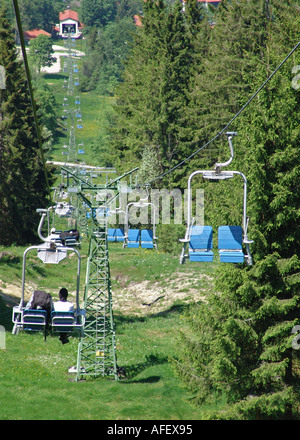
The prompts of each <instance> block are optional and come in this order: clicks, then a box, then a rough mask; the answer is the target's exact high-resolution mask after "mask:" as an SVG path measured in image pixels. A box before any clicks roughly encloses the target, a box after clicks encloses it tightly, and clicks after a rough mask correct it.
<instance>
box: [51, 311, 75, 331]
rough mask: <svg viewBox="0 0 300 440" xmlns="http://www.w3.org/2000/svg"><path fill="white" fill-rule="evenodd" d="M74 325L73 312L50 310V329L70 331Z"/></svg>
mask: <svg viewBox="0 0 300 440" xmlns="http://www.w3.org/2000/svg"><path fill="white" fill-rule="evenodd" d="M74 326H75V314H74V312H55V311H54V312H52V313H51V329H52V331H53V332H62V333H72V332H73V331H74Z"/></svg>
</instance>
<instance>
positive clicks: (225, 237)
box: [218, 226, 244, 263]
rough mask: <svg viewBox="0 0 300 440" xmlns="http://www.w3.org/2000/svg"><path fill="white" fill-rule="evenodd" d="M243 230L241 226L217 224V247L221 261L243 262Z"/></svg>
mask: <svg viewBox="0 0 300 440" xmlns="http://www.w3.org/2000/svg"><path fill="white" fill-rule="evenodd" d="M242 241H243V230H242V228H241V226H219V229H218V249H219V256H220V261H221V262H222V263H243V262H244V253H243V250H242Z"/></svg>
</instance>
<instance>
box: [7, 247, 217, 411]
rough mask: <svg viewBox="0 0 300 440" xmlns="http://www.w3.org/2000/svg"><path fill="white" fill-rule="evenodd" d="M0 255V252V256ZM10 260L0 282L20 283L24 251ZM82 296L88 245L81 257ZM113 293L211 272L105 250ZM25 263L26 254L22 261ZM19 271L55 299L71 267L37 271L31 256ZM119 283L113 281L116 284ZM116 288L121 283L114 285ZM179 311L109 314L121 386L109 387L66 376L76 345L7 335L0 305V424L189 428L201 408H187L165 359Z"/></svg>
mask: <svg viewBox="0 0 300 440" xmlns="http://www.w3.org/2000/svg"><path fill="white" fill-rule="evenodd" d="M2 250H4V249H3V248H1V249H0V252H1V251H2ZM5 250H6V251H7V252H10V253H11V254H9V255H6V256H5V257H3V258H2V259H0V279H1V280H2V281H4V282H6V283H11V282H12V281H14V283H15V284H19V285H20V283H21V272H22V255H23V251H24V248H18V247H12V248H9V249H8V248H7V249H5ZM81 254H82V260H83V274H82V277H81V278H82V287H81V296H82V292H83V290H82V289H83V281H84V271H85V264H86V255H87V245H86V243H83V245H82V249H81ZM109 254H110V267H111V275H112V290H113V295H114V292H115V291H117V290H118V289H119V288H121V287H120V286H119V283H120V280H122V279H124V280H125V279H126V280H128V279H129V280H130V281H131V282H137V283H138V282H141V281H143V280H148V281H149V282H150V283H151V282H161V283H168V277H170V276H172V275H174V273H175V272H176V271H178V270H184V271H187V272H188V273H190V274H191V277H193V279H194V281H196V279H197V273H205V272H207V273H211V272H212V271H213V270H214V269H213V267H210V266H206V267H202V266H201V267H200V266H199V265H196V266H197V267H196V266H193V265H189V264H187V265H185V266H181V268H180V267H179V263H178V257H173V256H171V255H169V254H163V253H160V252H158V251H153V252H151V251H147V250H141V249H123V248H122V245H121V244H111V245H110V246H109ZM28 255H29V254H28ZM30 260H31V263H30V264H29V265H28V269H27V270H26V279H27V280H28V283H30V282H36V283H37V285H38V287H39V288H41V287H44V286H47V287H48V291H50V292H51V293H53V294H54V295H57V289H58V287H59V286H62V285H66V286H69V285H71V284H72V282H73V283H74V277H75V273H76V259H75V257H73V256H71V257H70V258H69V259H68V260H67V259H66V260H64V262H62V263H61V264H59V265H43V264H42V266H41V267H40V263H39V262H38V261H37V258H36V256H35V252H33V254H32V255H31V257H30ZM118 280H119V281H118ZM121 284H122V281H121ZM185 307H186V306H185V305H184V304H177V305H176V304H173V306H171V307H170V308H168V309H167V310H165V311H163V312H160V313H156V314H154V313H152V314H148V315H147V316H143V317H139V316H130V315H126V314H124V313H121V312H116V313H115V316H114V321H115V326H116V343H117V362H118V365H119V366H120V367H124V369H125V371H126V378H123V379H121V380H120V381H118V382H115V381H114V380H111V379H106V378H99V379H88V380H86V381H80V382H74V380H73V376H72V375H71V374H69V373H68V368H69V367H71V366H73V365H75V364H76V360H77V348H78V339H77V338H76V337H71V338H70V343H69V344H66V345H61V343H60V342H59V340H58V337H56V336H51V335H49V336H48V337H47V339H46V342H45V341H44V338H43V335H42V334H40V333H37V334H29V333H25V332H21V333H20V334H19V335H12V334H11V330H12V324H11V311H12V310H11V307H8V306H7V305H5V304H4V302H3V301H0V324H1V325H3V326H5V328H6V350H0V395H1V402H5V404H1V405H0V419H1V420H12V419H20V420H29V419H30V420H41V419H54V420H67V419H68V420H77V419H80V420H100V419H102V420H126V419H132V420H133V419H134V420H192V419H194V420H195V419H201V408H193V407H192V406H191V404H190V402H189V395H188V393H187V391H186V390H184V389H183V387H182V385H181V383H180V381H179V380H178V379H177V378H176V377H175V375H174V372H173V369H172V366H171V363H170V358H171V357H176V351H177V348H178V332H179V331H180V330H182V331H185V330H186V331H187V330H188V329H187V328H186V327H185V326H186V324H185V322H184V321H183V320H182V319H181V316H182V313H183V310H184V308H185Z"/></svg>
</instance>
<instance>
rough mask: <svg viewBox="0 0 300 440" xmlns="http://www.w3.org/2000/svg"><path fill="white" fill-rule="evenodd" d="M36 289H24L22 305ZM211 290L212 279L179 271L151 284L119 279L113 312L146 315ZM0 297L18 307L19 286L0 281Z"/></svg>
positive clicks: (196, 299)
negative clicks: (195, 277)
mask: <svg viewBox="0 0 300 440" xmlns="http://www.w3.org/2000/svg"><path fill="white" fill-rule="evenodd" d="M120 281H121V280H120ZM36 288H37V287H36V286H35V285H29V284H28V285H27V286H26V289H25V295H24V296H25V303H26V302H27V301H29V299H30V297H31V295H32V293H33V291H34V290H35V289H36ZM212 289H213V278H211V277H209V276H208V275H203V274H202V275H201V274H199V275H198V276H197V279H194V278H193V277H191V275H190V274H189V273H181V272H179V273H174V274H173V275H172V276H170V277H168V278H166V279H160V280H159V281H155V282H153V281H147V280H145V281H142V282H129V281H128V280H127V282H126V280H125V279H122V282H121V283H120V284H119V287H117V286H113V287H112V303H113V311H116V312H120V313H124V314H126V315H136V316H146V315H149V314H154V313H159V312H163V311H165V310H168V309H169V308H170V307H172V305H174V304H175V303H177V304H178V303H179V302H180V303H181V304H188V303H192V302H199V301H203V300H205V296H206V294H207V292H208V291H210V290H212ZM74 294H75V292H74ZM0 296H1V299H2V301H3V302H4V303H5V304H6V305H7V307H13V306H15V305H18V304H19V302H20V298H21V286H20V285H15V284H8V283H3V282H2V281H1V280H0ZM73 296H74V295H73V292H70V297H71V298H72V297H73Z"/></svg>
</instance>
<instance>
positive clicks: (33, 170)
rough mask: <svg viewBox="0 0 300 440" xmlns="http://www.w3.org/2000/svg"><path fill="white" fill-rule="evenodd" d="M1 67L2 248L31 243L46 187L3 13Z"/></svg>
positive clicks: (0, 21)
mask: <svg viewBox="0 0 300 440" xmlns="http://www.w3.org/2000/svg"><path fill="white" fill-rule="evenodd" d="M0 65H2V66H3V67H4V68H5V72H6V88H5V89H3V90H0V216H1V222H0V243H1V244H3V245H10V244H12V243H16V244H25V243H31V242H33V241H34V239H35V237H36V230H37V224H38V221H39V218H38V215H37V214H36V209H37V208H40V207H44V206H45V204H46V199H47V192H48V189H47V185H46V182H45V175H44V169H43V163H42V159H41V158H40V152H39V144H38V141H37V138H36V129H35V124H34V118H33V112H32V108H31V102H30V99H29V92H28V87H27V82H26V79H25V72H24V69H23V65H22V63H21V62H20V61H18V59H17V51H16V47H15V42H14V38H13V34H12V31H11V27H10V24H9V22H8V20H7V18H6V13H5V10H2V11H1V14H0Z"/></svg>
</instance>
